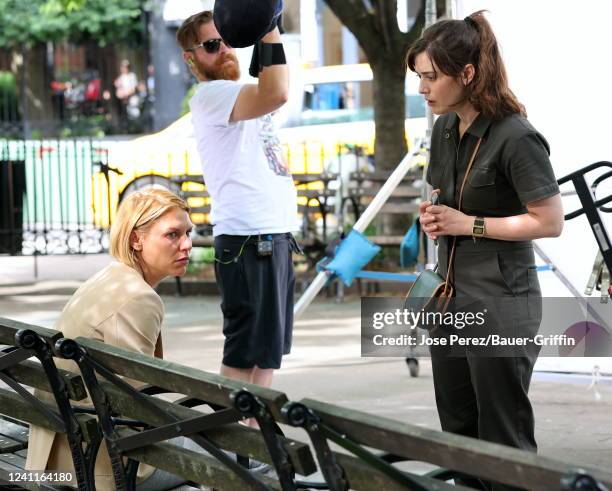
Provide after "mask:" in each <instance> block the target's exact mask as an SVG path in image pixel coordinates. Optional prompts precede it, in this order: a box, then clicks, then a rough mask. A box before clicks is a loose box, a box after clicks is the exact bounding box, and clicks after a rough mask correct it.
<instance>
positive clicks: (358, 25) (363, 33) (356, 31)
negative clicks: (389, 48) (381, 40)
mask: <svg viewBox="0 0 612 491" xmlns="http://www.w3.org/2000/svg"><path fill="white" fill-rule="evenodd" d="M325 3H326V4H327V6H328V7H329V8H330V9H331V11H332V12H333V13H334V14H335V15H336V17H338V19H340V22H341V23H342V24H344V26H345V27H346V28H347V29H348V30H349V31H351V32H352V33H353V35H354V36H355V38H357V41H358V42H359V44H360V45H361V47H362V48H363V50H364V51H365V52H366V54H368V51H369V49H370V48H373V46H371V47H370V46H369V45H370V44H371V41H372V39H373V38H376V37H377V36H378V34H379V33H378V27H377V25H376V17H375V12H374V10H373V9H370V8H369V7H368V6H367V5H366V4H365V3H364V1H363V0H325Z"/></svg>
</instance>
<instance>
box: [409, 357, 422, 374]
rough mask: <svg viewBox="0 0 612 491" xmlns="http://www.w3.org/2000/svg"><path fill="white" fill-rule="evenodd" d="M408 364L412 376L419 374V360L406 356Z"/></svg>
mask: <svg viewBox="0 0 612 491" xmlns="http://www.w3.org/2000/svg"><path fill="white" fill-rule="evenodd" d="M406 365H408V370H410V376H411V377H418V376H419V360H417V359H416V358H406Z"/></svg>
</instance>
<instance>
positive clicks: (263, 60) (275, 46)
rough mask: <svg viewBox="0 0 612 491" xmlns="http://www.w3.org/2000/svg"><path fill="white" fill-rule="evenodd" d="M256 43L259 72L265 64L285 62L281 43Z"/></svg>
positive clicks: (282, 63) (281, 63) (283, 63)
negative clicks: (257, 46)
mask: <svg viewBox="0 0 612 491" xmlns="http://www.w3.org/2000/svg"><path fill="white" fill-rule="evenodd" d="M258 45H259V71H260V72H261V70H263V68H264V67H266V66H272V65H286V64H287V58H285V49H284V48H283V43H258Z"/></svg>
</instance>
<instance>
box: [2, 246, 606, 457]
mask: <svg viewBox="0 0 612 491" xmlns="http://www.w3.org/2000/svg"><path fill="white" fill-rule="evenodd" d="M16 259H17V261H15V263H14V264H13V265H12V268H9V269H8V271H9V273H8V274H7V273H6V271H7V270H6V269H5V268H4V267H5V262H6V261H5V260H4V259H3V258H0V271H2V275H3V278H2V281H1V282H0V284H2V286H0V316H3V317H9V318H14V319H18V320H21V321H25V322H31V323H35V324H39V325H43V326H47V327H50V326H52V325H53V322H54V320H55V319H56V318H57V316H58V315H59V313H60V311H61V309H62V308H63V306H64V304H65V303H66V301H67V300H68V298H69V296H70V291H71V290H74V288H76V287H77V286H78V284H79V281H78V280H79V279H80V278H84V277H86V276H88V275H89V274H91V273H93V272H94V271H95V270H97V269H99V268H100V267H102V266H103V264H105V263H104V261H107V260H108V257H104V256H87V257H86V258H85V257H84V258H81V257H71V258H69V260H66V259H68V258H64V259H62V258H41V259H45V260H46V261H45V264H43V265H42V266H41V267H40V278H41V279H44V281H42V282H38V283H35V284H30V285H24V284H23V283H27V282H28V281H31V280H32V277H31V276H28V274H29V273H28V272H27V271H24V270H23V269H22V270H20V268H22V267H23V265H21V264H20V263H19V261H20V260H22V259H23V258H16ZM41 262H42V261H41ZM55 268H57V269H55ZM53 269H55V272H56V273H55V274H52V273H53ZM57 271H61V281H57V280H56V279H57V276H58V275H57ZM9 277H10V278H13V280H15V279H19V280H20V283H22V285H21V286H9V285H8V284H7V281H6V279H7V278H9ZM54 277H55V278H54ZM163 300H164V303H165V307H166V318H165V322H164V328H163V329H164V333H165V335H164V352H165V355H166V358H167V359H169V360H171V361H177V362H179V363H182V364H185V365H189V366H193V367H196V368H200V369H203V370H208V371H212V372H217V371H218V368H219V364H220V362H221V354H222V347H223V335H222V333H221V312H220V308H219V302H220V300H219V298H218V297H216V296H206V297H176V296H164V297H163ZM359 343H360V304H359V299H357V298H349V299H347V301H346V302H345V303H342V304H337V303H335V302H334V301H331V300H318V301H317V302H315V303H314V304H313V305H311V306H310V307H309V308H308V309H307V310H306V312H305V314H304V316H303V318H301V319H299V320H298V321H297V322H296V324H295V330H294V347H293V350H292V353H291V354H290V355H289V356H287V357H286V358H285V361H284V364H283V368H282V369H281V370H280V371H279V372H277V375H276V376H275V380H274V387H275V388H276V389H279V390H282V391H285V392H287V394H288V396H289V397H290V398H291V399H293V400H299V399H301V398H302V397H310V398H317V399H321V400H324V401H329V402H332V403H335V404H340V405H346V406H349V407H352V408H354V409H359V410H364V411H368V412H372V413H374V414H379V415H381V416H385V417H389V418H395V419H398V420H400V421H405V422H409V423H412V424H415V425H418V426H423V427H427V428H434V429H439V423H438V417H437V413H436V407H435V400H434V393H433V381H432V374H431V364H430V363H429V361H428V360H421V373H420V376H419V377H418V378H412V377H410V375H409V372H408V369H407V366H406V364H405V362H404V360H403V359H397V358H361V357H360V344H359ZM611 382H612V380H611V379H610V378H603V379H602V380H601V381H600V382H599V384H598V385H596V386H594V387H591V386H590V383H591V378H590V377H585V376H582V377H577V376H571V375H563V374H544V373H536V374H535V376H534V379H533V383H532V389H531V400H532V402H533V405H534V410H535V414H536V436H537V440H538V443H539V447H540V449H539V452H540V453H541V454H542V455H546V456H550V457H557V458H560V459H563V460H566V461H567V460H570V461H572V462H574V463H575V464H576V465H577V466H579V465H585V466H589V465H598V466H602V467H604V468H606V469H609V468H610V466H611V463H612V383H611ZM289 434H290V436H293V437H297V438H304V435H303V434H302V433H301V431H300V430H298V429H291V430H290V431H289Z"/></svg>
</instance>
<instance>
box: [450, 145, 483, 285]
mask: <svg viewBox="0 0 612 491" xmlns="http://www.w3.org/2000/svg"><path fill="white" fill-rule="evenodd" d="M481 143H482V138H479V139H478V141H477V142H476V147H475V148H474V151H473V152H472V157H471V158H470V161H469V163H468V166H467V169H466V170H465V176H463V182H462V183H461V189H460V190H459V204H458V207H457V209H458V210H459V211H461V205H462V204H463V188H465V183H466V182H467V178H468V176H469V175H470V171H471V170H472V165H473V164H474V160H476V154H477V153H478V149H479V148H480V144H481ZM456 245H457V236H455V237H453V245H452V247H451V253H450V256H449V257H448V270H447V271H446V281H445V282H444V292H445V293H447V292H449V291H450V277H451V271H452V269H453V264H454V262H455V246H456Z"/></svg>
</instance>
